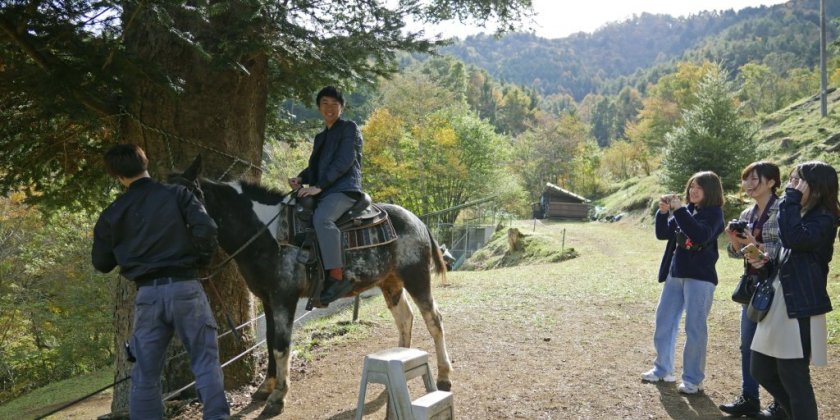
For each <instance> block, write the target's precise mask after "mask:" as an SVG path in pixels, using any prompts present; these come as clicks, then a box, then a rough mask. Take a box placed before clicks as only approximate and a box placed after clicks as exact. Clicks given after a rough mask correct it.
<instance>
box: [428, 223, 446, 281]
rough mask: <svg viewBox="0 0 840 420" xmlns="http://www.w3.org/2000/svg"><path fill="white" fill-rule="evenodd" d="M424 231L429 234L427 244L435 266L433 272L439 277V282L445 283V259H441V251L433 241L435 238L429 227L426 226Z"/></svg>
mask: <svg viewBox="0 0 840 420" xmlns="http://www.w3.org/2000/svg"><path fill="white" fill-rule="evenodd" d="M426 233H427V234H428V235H429V246H430V247H431V248H432V262H433V263H434V266H435V274H437V275H438V276H439V277H440V279H441V283H443V284H446V261H444V260H443V253H441V252H440V247H439V246H438V244H437V241H435V238H434V237H432V232H430V231H429V227H428V226H427V227H426Z"/></svg>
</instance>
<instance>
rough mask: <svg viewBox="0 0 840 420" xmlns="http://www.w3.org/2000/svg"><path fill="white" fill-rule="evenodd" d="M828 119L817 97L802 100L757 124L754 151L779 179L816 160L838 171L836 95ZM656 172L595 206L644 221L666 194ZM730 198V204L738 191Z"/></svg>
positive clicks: (839, 98)
mask: <svg viewBox="0 0 840 420" xmlns="http://www.w3.org/2000/svg"><path fill="white" fill-rule="evenodd" d="M827 103H828V116H827V117H825V118H822V117H821V116H820V100H819V96H814V97H810V98H806V99H802V100H800V101H798V102H796V103H794V104H791V105H790V106H788V107H787V108H784V109H781V110H779V111H777V112H775V113H773V114H770V115H768V116H766V117H764V118H763V119H762V120H761V121H759V122H758V124H759V130H758V133H757V134H756V148H757V150H758V152H759V153H758V156H759V157H760V158H761V159H766V160H770V161H773V162H776V163H778V164H779V165H780V166H781V168H782V175H783V176H782V178H784V175H785V174H787V173H788V172H789V171H790V170H791V169H792V168H793V167H794V166H795V165H796V164H797V163H799V162H805V161H807V160H812V159H819V160H823V161H825V162H828V163H830V164H832V165H834V167H835V168H840V91H838V90H834V91H832V92H831V93H829V95H828V101H827ZM659 177H660V173H659V171H656V172H654V173H653V174H651V175H650V176H647V177H641V178H631V179H629V180H626V181H623V182H622V183H621V184H619V186H618V188H617V189H616V191H615V192H614V193H612V194H610V195H608V196H606V197H604V198H602V199H600V200H597V201H596V202H595V204H596V205H598V206H603V207H605V208H606V211H607V213H608V214H616V213H621V212H627V213H634V214H637V215H639V216H641V219H640V220H641V221H642V222H644V221H648V220H649V215H650V214H652V213H653V211H654V207H655V205H656V199H657V198H658V197H659V195H661V194H663V193H665V192H666V191H664V190H663V188H662V187H660V182H659ZM727 193H730V194H732V195H733V196H731V198H730V201H734V200H732V199H733V198H736V197H734V196H737V195H738V194H739V193H740V192H739V191H727ZM730 204H731V205H730V206H727V213H728V215H729V213H731V212H736V211H739V209H741V208H743V206H742V205H740V204H741V203H738V202H732V203H730Z"/></svg>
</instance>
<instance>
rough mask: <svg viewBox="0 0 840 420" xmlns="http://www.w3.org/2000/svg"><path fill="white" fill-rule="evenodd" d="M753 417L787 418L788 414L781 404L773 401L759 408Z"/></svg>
mask: <svg viewBox="0 0 840 420" xmlns="http://www.w3.org/2000/svg"><path fill="white" fill-rule="evenodd" d="M755 418H757V419H762V420H787V419H788V415H787V412H785V409H784V408H783V407H782V405H781V404H779V403H778V402H776V401H773V403H772V404H770V405H768V406H767V408H765V409H764V410H761V412H759V413H758V415H756V416H755Z"/></svg>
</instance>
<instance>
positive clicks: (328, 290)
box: [320, 276, 353, 305]
mask: <svg viewBox="0 0 840 420" xmlns="http://www.w3.org/2000/svg"><path fill="white" fill-rule="evenodd" d="M351 290H353V283H352V282H350V280H336V279H334V278H332V277H330V276H327V279H326V280H324V290H323V291H322V292H321V299H320V300H321V304H322V305H328V304H329V303H330V302H332V301H334V300H336V299H338V298H341V297H344V296H345V295H346V294H348V293H350V291H351Z"/></svg>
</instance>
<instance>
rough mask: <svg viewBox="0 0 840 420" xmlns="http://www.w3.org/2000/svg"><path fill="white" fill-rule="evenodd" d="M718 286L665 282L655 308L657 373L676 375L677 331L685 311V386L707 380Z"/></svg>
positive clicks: (676, 280)
mask: <svg viewBox="0 0 840 420" xmlns="http://www.w3.org/2000/svg"><path fill="white" fill-rule="evenodd" d="M714 294H715V285H714V284H712V283H711V282H708V281H702V280H695V279H684V278H674V277H671V276H670V275H669V276H668V278H667V279H666V280H665V284H664V287H663V288H662V295H661V296H660V297H659V305H657V307H656V330H655V332H654V334H653V346H654V347H655V348H656V360H655V361H654V365H653V367H654V373H655V374H656V375H657V376H665V375H666V374H668V373H673V372H674V352H675V351H676V346H677V331H678V330H679V327H680V318H682V313H683V310H685V334H686V340H685V347H684V348H683V375H682V380H683V382H688V383H691V384H694V385H700V384H701V383H702V382H703V379H704V378H705V377H706V374H705V373H704V371H705V368H706V344H707V341H708V331H707V328H706V320H707V319H708V317H709V311H710V310H711V309H712V301H713V298H714Z"/></svg>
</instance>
